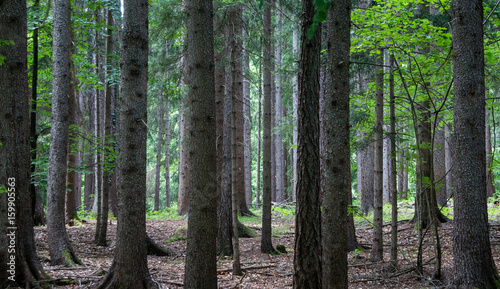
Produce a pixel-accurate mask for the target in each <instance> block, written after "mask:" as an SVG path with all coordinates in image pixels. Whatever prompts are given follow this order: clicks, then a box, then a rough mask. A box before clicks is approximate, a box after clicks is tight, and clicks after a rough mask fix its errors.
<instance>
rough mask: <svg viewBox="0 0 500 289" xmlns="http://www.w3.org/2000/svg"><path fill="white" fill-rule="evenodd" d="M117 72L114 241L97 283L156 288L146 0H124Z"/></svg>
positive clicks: (123, 286) (106, 285)
mask: <svg viewBox="0 0 500 289" xmlns="http://www.w3.org/2000/svg"><path fill="white" fill-rule="evenodd" d="M120 50H121V59H120V67H121V77H120V88H121V91H120V97H121V101H122V102H121V105H120V144H121V147H120V152H119V159H120V160H121V161H120V162H119V164H118V170H119V176H120V178H119V184H118V186H119V195H118V197H119V207H120V210H119V213H118V227H117V232H116V235H117V246H116V249H115V257H114V260H113V263H112V265H111V268H110V269H109V271H108V274H107V275H106V276H105V277H104V279H103V281H102V283H101V284H100V286H99V288H137V289H140V288H156V287H157V285H156V284H155V283H154V282H153V281H152V280H151V277H150V275H149V271H148V267H147V255H146V254H147V250H146V212H145V211H146V141H147V127H146V125H145V124H144V123H143V122H146V121H147V79H148V78H147V77H148V76H147V75H148V74H147V69H148V2H147V1H145V0H144V1H135V0H134V1H130V0H125V1H124V18H123V39H122V46H121V49H120Z"/></svg>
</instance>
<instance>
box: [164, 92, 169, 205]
mask: <svg viewBox="0 0 500 289" xmlns="http://www.w3.org/2000/svg"><path fill="white" fill-rule="evenodd" d="M166 96H167V99H166V101H165V206H166V207H167V208H170V104H169V101H170V100H169V95H168V93H167V94H166Z"/></svg>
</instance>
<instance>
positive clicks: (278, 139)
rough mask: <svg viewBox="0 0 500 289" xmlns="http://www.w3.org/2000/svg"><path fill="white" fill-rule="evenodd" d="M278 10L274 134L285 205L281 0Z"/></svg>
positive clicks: (280, 198) (278, 184) (279, 194)
mask: <svg viewBox="0 0 500 289" xmlns="http://www.w3.org/2000/svg"><path fill="white" fill-rule="evenodd" d="M277 2H278V3H277V4H278V6H279V7H278V8H277V9H276V18H277V27H276V71H275V79H276V94H275V97H276V98H275V101H274V108H275V114H274V116H275V121H274V128H275V130H276V132H275V134H274V141H275V146H276V148H275V154H274V156H275V158H276V202H278V203H283V202H284V201H285V191H284V189H285V188H284V185H285V184H284V175H285V167H284V165H283V163H284V155H283V137H282V134H281V129H282V128H281V122H282V118H283V104H282V102H281V85H282V83H281V63H282V62H283V59H282V55H281V43H282V41H281V31H282V26H283V20H282V18H283V17H282V15H281V0H277Z"/></svg>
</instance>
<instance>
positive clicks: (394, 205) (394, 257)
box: [389, 53, 398, 268]
mask: <svg viewBox="0 0 500 289" xmlns="http://www.w3.org/2000/svg"><path fill="white" fill-rule="evenodd" d="M389 69H390V70H389V108H390V127H391V134H390V141H391V151H390V159H391V188H392V199H391V259H390V260H391V264H392V266H393V267H394V268H397V266H398V191H397V170H396V108H395V95H394V54H392V53H391V54H390V56H389Z"/></svg>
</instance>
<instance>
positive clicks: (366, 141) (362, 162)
mask: <svg viewBox="0 0 500 289" xmlns="http://www.w3.org/2000/svg"><path fill="white" fill-rule="evenodd" d="M358 138H359V139H358V143H359V147H358V153H357V161H358V194H359V195H360V197H361V208H360V209H361V212H363V214H365V215H366V214H368V212H369V211H370V210H373V140H372V139H370V138H368V137H367V136H366V134H365V133H364V132H361V131H360V132H358Z"/></svg>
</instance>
